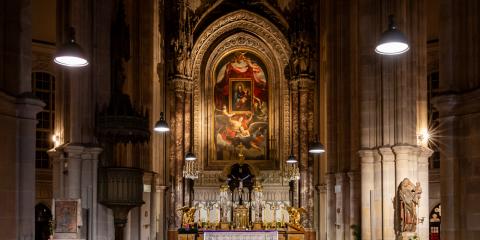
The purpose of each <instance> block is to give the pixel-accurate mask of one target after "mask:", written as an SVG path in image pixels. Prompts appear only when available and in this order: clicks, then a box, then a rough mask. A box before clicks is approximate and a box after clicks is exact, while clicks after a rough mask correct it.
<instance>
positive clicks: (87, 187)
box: [82, 147, 103, 239]
mask: <svg viewBox="0 0 480 240" xmlns="http://www.w3.org/2000/svg"><path fill="white" fill-rule="evenodd" d="M102 151H103V150H102V149H101V148H98V147H87V148H85V154H83V156H82V159H83V164H82V177H83V178H82V200H83V201H82V206H83V207H84V208H87V209H89V214H88V218H89V219H88V223H89V225H88V228H89V232H88V238H89V239H95V238H98V237H99V235H98V234H97V230H98V228H99V223H98V207H99V205H100V203H98V202H97V201H98V197H97V194H98V160H99V159H98V157H99V155H100V153H101V152H102ZM85 192H86V193H85ZM100 228H101V227H100Z"/></svg>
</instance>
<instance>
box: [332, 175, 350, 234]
mask: <svg viewBox="0 0 480 240" xmlns="http://www.w3.org/2000/svg"><path fill="white" fill-rule="evenodd" d="M347 184H348V181H347V176H346V175H345V173H337V174H335V205H336V207H335V215H336V216H335V239H346V238H348V237H347V236H345V218H346V217H345V211H346V210H345V206H344V205H345V204H344V199H345V197H346V196H345V195H347V194H348V192H347V191H346V189H348V188H347V186H346V185H347Z"/></svg>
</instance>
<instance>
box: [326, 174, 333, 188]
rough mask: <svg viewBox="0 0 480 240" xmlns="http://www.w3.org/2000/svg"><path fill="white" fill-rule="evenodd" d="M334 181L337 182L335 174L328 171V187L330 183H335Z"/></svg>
mask: <svg viewBox="0 0 480 240" xmlns="http://www.w3.org/2000/svg"><path fill="white" fill-rule="evenodd" d="M334 182H335V174H333V173H328V174H327V175H325V184H326V187H327V188H328V186H329V185H331V184H333V183H334Z"/></svg>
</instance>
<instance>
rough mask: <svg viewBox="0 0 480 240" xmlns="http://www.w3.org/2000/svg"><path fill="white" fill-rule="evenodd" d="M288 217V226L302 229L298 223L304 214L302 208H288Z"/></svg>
mask: <svg viewBox="0 0 480 240" xmlns="http://www.w3.org/2000/svg"><path fill="white" fill-rule="evenodd" d="M287 211H288V216H289V223H288V224H289V225H290V226H292V227H294V228H299V229H303V226H302V224H301V223H300V218H301V214H302V213H306V212H307V211H305V209H304V208H296V207H288V208H287Z"/></svg>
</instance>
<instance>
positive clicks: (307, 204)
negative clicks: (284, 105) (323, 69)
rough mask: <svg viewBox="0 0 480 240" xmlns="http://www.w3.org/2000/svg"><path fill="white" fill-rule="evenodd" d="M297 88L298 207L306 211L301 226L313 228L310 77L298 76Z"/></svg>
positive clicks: (311, 82)
mask: <svg viewBox="0 0 480 240" xmlns="http://www.w3.org/2000/svg"><path fill="white" fill-rule="evenodd" d="M295 81H296V82H297V87H298V102H299V104H298V105H299V108H298V129H299V132H298V136H299V137H298V146H299V147H298V149H299V154H298V155H299V168H300V180H299V183H300V184H299V186H300V189H299V190H300V191H299V192H300V197H299V200H300V206H301V207H304V208H305V210H306V212H307V213H306V214H305V218H304V219H303V222H302V223H303V226H304V227H305V228H307V229H309V228H310V229H311V228H313V197H314V196H313V195H314V187H313V165H314V164H313V156H310V154H309V153H308V146H309V144H310V141H311V140H312V139H313V138H312V135H311V133H312V131H311V130H310V131H309V126H312V125H313V102H312V100H313V99H312V98H311V94H312V91H313V83H314V80H313V79H312V78H311V76H310V75H300V76H299V77H297V78H296V79H295Z"/></svg>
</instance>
